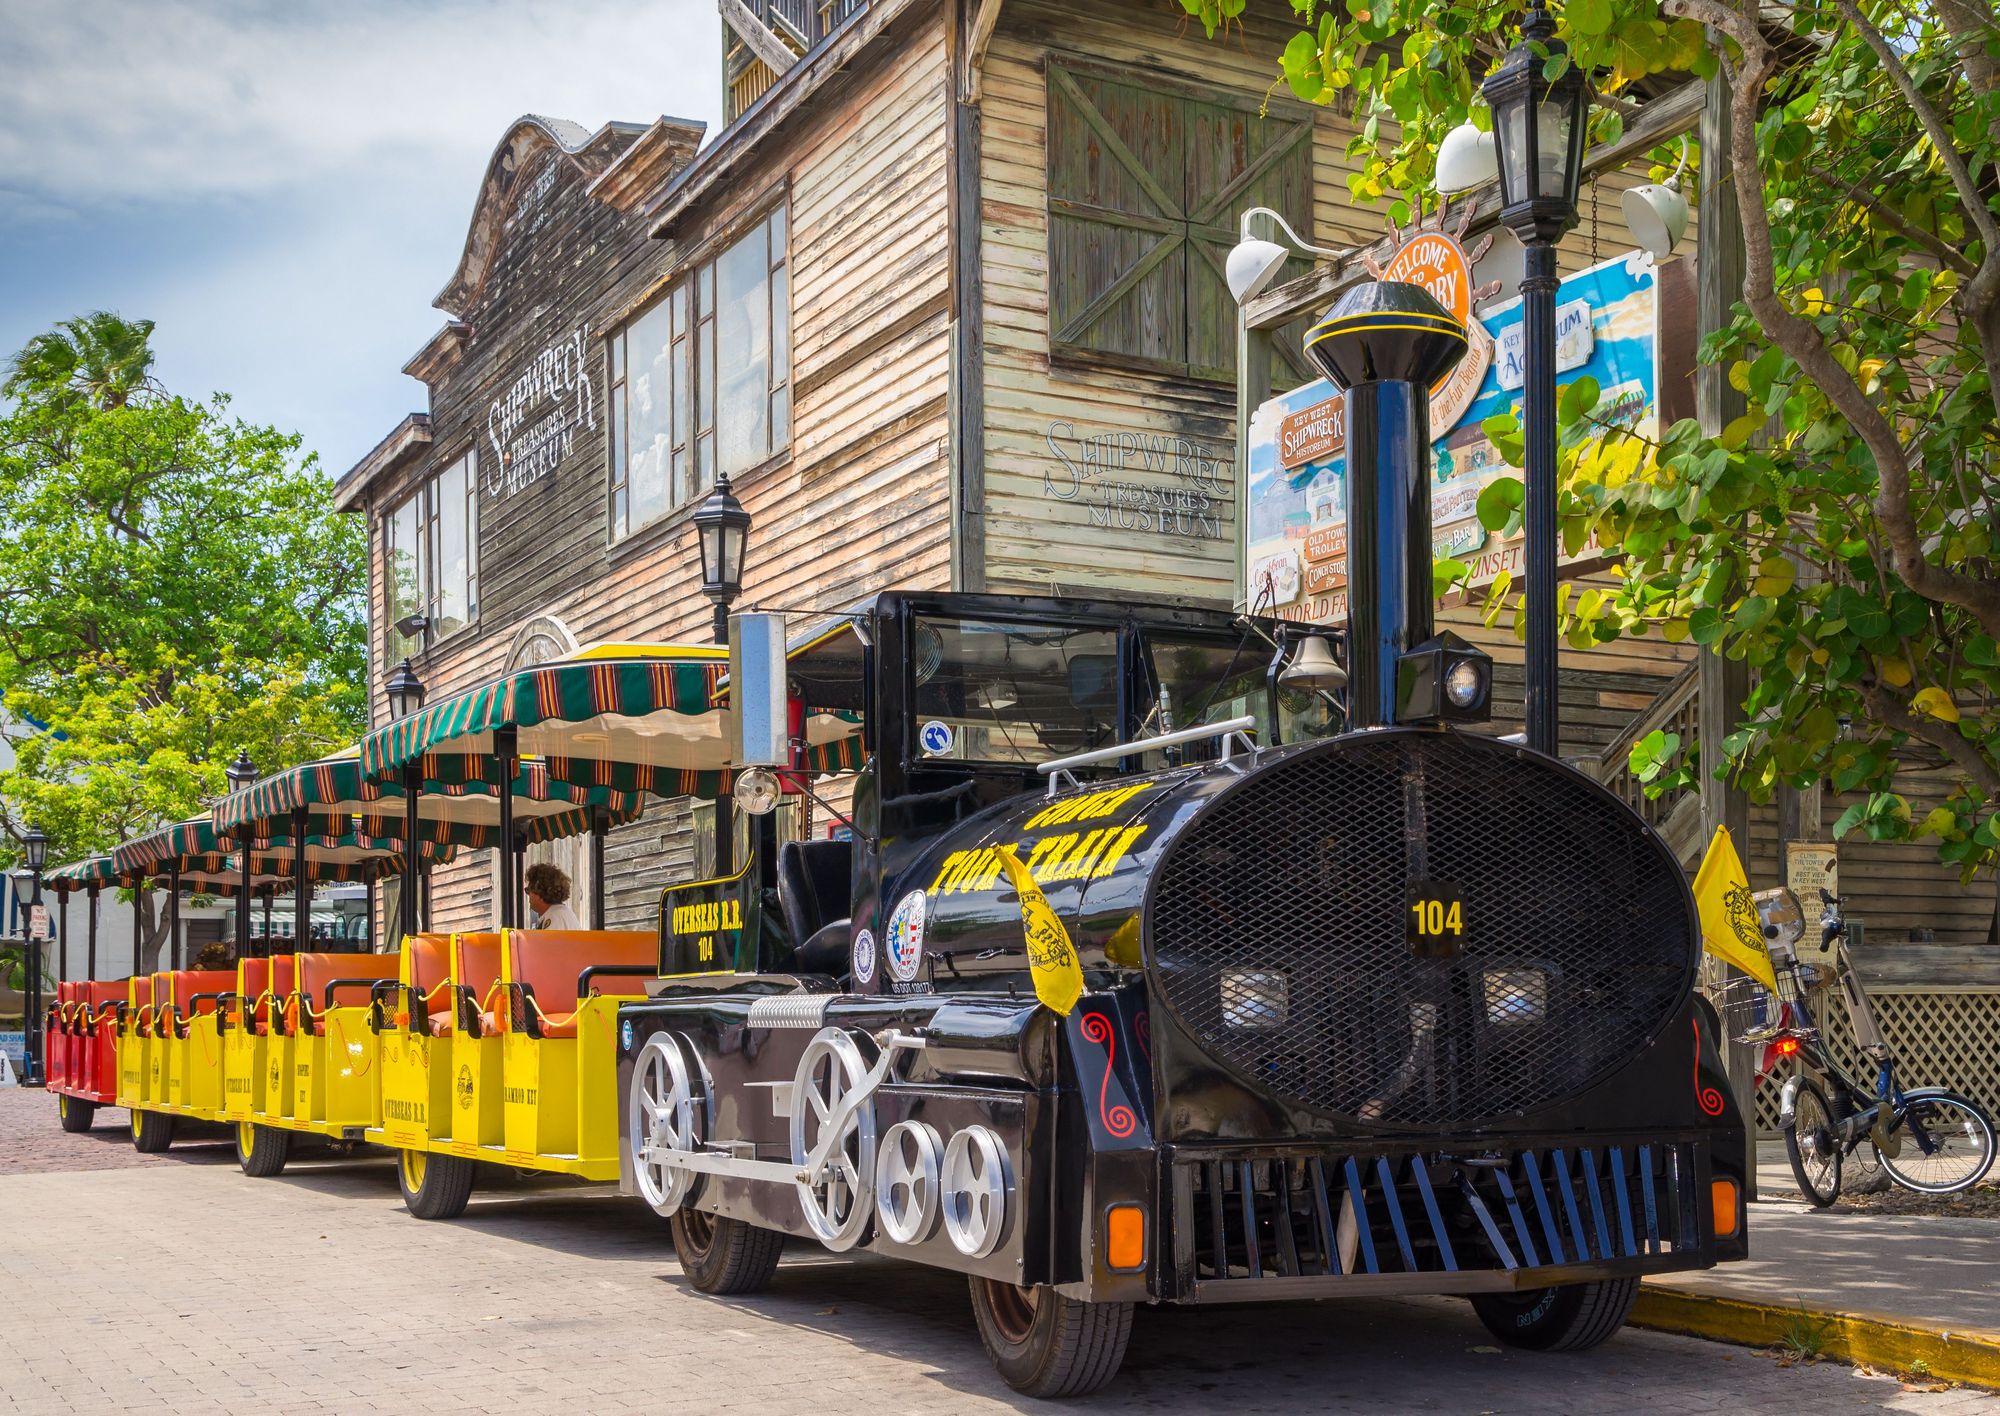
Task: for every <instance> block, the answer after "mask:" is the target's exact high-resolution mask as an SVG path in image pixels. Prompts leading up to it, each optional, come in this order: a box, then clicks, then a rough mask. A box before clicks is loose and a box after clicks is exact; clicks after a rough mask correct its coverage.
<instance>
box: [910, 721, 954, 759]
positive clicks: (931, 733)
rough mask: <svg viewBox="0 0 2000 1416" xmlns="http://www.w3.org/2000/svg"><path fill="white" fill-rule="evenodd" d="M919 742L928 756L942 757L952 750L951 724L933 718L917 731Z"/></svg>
mask: <svg viewBox="0 0 2000 1416" xmlns="http://www.w3.org/2000/svg"><path fill="white" fill-rule="evenodd" d="M917 742H918V744H919V745H920V746H921V747H922V748H923V750H924V755H925V756H926V757H942V756H944V754H945V753H947V752H950V751H951V724H949V723H940V722H939V721H938V720H937V719H935V718H933V719H931V720H930V721H929V722H928V723H925V724H924V725H923V727H922V728H921V729H920V730H919V731H918V733H917Z"/></svg>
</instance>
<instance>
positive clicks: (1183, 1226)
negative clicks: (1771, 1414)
mask: <svg viewBox="0 0 2000 1416" xmlns="http://www.w3.org/2000/svg"><path fill="white" fill-rule="evenodd" d="M1574 1139H1575V1138H1574V1137H1570V1138H1566V1139H1565V1140H1561V1141H1555V1140H1552V1141H1551V1143H1549V1144H1547V1145H1532V1144H1531V1145H1522V1146H1512V1147H1496V1146H1494V1145H1492V1144H1491V1143H1490V1142H1486V1143H1480V1144H1465V1145H1455V1146H1454V1145H1448V1144H1447V1145H1442V1146H1437V1147H1423V1148H1420V1149H1402V1150H1398V1149H1395V1148H1392V1147H1383V1148H1378V1149H1359V1148H1355V1149H1347V1148H1339V1149H1335V1148H1327V1147H1263V1148H1255V1149H1251V1148H1243V1147H1213V1148H1211V1147H1205V1146H1203V1147H1197V1146H1181V1147H1175V1148H1173V1149H1171V1150H1169V1151H1167V1152H1166V1153H1165V1154H1164V1155H1163V1156H1162V1162H1163V1169H1164V1172H1165V1173H1164V1175H1163V1177H1162V1178H1163V1180H1164V1182H1165V1184H1164V1194H1165V1195H1166V1197H1167V1200H1168V1203H1169V1204H1170V1206H1171V1211H1170V1213H1171V1222H1170V1223H1169V1224H1168V1225H1167V1226H1166V1230H1167V1233H1166V1236H1165V1238H1164V1243H1163V1244H1162V1250H1163V1252H1161V1253H1160V1254H1159V1260H1160V1269H1159V1271H1158V1279H1157V1285H1156V1296H1157V1297H1159V1298H1161V1299H1164V1300H1166V1301H1172V1302H1183V1303H1203V1302H1257V1301H1266V1300H1277V1299H1298V1298H1332V1297H1340V1296H1361V1295H1365V1294H1372V1293H1477V1292H1493V1291H1502V1290H1520V1289H1531V1288H1541V1287H1546V1286H1549V1285H1552V1284H1558V1283H1581V1282H1588V1281H1591V1280H1595V1279H1604V1278H1618V1277H1624V1276H1628V1275H1635V1274H1653V1273H1668V1272H1673V1271H1675V1270H1681V1269H1694V1268H1707V1267H1710V1266H1712V1265H1713V1264H1714V1263H1715V1262H1716V1261H1717V1259H1718V1258H1719V1257H1737V1256H1739V1255H1740V1253H1741V1250H1742V1239H1743V1219H1742V1201H1741V1193H1742V1191H1741V1183H1740V1177H1719V1176H1717V1175H1715V1174H1713V1173H1712V1156H1711V1152H1710V1147H1709V1144H1708V1140H1707V1138H1706V1137H1704V1136H1701V1135H1686V1136H1678V1137H1620V1138H1617V1139H1616V1140H1608V1139H1607V1138H1595V1140H1596V1142H1597V1143H1594V1144H1591V1145H1587V1146H1576V1145H1574V1144H1572V1142H1573V1141H1574ZM1718 1178H1725V1179H1727V1178H1735V1179H1736V1181H1737V1183H1736V1185H1735V1188H1734V1190H1733V1191H1731V1190H1729V1189H1728V1188H1727V1187H1725V1188H1724V1189H1723V1192H1722V1197H1721V1198H1722V1201H1723V1202H1724V1203H1730V1204H1732V1205H1733V1213H1731V1214H1729V1215H1727V1216H1725V1217H1724V1227H1725V1229H1726V1230H1728V1231H1733V1232H1732V1234H1731V1238H1730V1240H1729V1242H1728V1243H1727V1244H1725V1245H1724V1246H1723V1247H1724V1248H1725V1249H1726V1250H1728V1251H1729V1252H1722V1253H1719V1252H1718V1246H1717V1241H1716V1237H1715V1236H1716V1215H1715V1212H1714V1207H1715V1204H1716V1202H1717V1199H1718V1195H1717V1188H1716V1186H1715V1184H1714V1181H1715V1180H1716V1179H1718ZM1732 1194H1733V1195H1734V1199H1733V1200H1732V1199H1731V1198H1730V1196H1731V1195H1732Z"/></svg>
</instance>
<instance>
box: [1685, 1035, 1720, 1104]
mask: <svg viewBox="0 0 2000 1416" xmlns="http://www.w3.org/2000/svg"><path fill="white" fill-rule="evenodd" d="M1688 1024H1689V1026H1691V1027H1692V1028H1693V1029H1694V1099H1695V1104H1696V1105H1697V1106H1699V1107H1700V1108H1701V1109H1702V1111H1703V1112H1704V1113H1705V1114H1707V1115H1709V1116H1720V1115H1721V1114H1722V1109H1723V1107H1724V1105H1725V1104H1726V1103H1725V1102H1724V1101H1723V1099H1722V1093H1721V1092H1719V1091H1717V1090H1716V1089H1715V1088H1714V1087H1705V1086H1703V1085H1702V1084H1701V1023H1700V1022H1699V1021H1698V1020H1697V1019H1694V1018H1689V1019H1688Z"/></svg>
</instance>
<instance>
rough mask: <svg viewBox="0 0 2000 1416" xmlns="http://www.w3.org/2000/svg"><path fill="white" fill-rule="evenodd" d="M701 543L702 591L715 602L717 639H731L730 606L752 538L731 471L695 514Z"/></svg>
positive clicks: (739, 589) (739, 590)
mask: <svg viewBox="0 0 2000 1416" xmlns="http://www.w3.org/2000/svg"><path fill="white" fill-rule="evenodd" d="M690 519H691V520H692V521H693V522H694V529H695V536H696V539H697V540H698V541H699V542H700V543H701V593H702V594H704V595H706V596H708V598H709V599H710V600H711V601H713V602H714V604H715V642H716V643H717V644H726V643H728V642H729V607H730V605H731V604H732V603H734V602H735V599H736V597H737V596H738V595H739V594H741V593H742V591H743V548H744V546H745V544H747V543H748V541H749V539H750V513H749V512H747V511H745V510H744V509H743V503H741V502H739V501H738V500H736V498H735V497H734V496H733V495H731V494H730V491H729V474H728V473H726V472H725V473H723V474H722V476H720V477H718V478H716V479H715V490H714V491H712V492H710V493H709V494H708V499H707V500H706V501H704V502H703V503H702V504H701V505H700V506H699V507H696V508H695V513H694V516H693V517H692V518H690Z"/></svg>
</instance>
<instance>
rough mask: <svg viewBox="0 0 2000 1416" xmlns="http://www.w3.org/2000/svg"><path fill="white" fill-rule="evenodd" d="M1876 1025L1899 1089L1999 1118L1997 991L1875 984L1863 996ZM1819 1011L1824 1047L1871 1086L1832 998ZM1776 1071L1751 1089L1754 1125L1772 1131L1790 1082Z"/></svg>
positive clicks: (1785, 1070)
mask: <svg viewBox="0 0 2000 1416" xmlns="http://www.w3.org/2000/svg"><path fill="white" fill-rule="evenodd" d="M1868 997H1869V998H1870V1000H1872V1001H1873V1003H1874V1004H1875V1020H1876V1022H1877V1023H1878V1024H1879V1025H1880V1026H1881V1029H1882V1037H1883V1039H1884V1041H1886V1042H1887V1043H1888V1044H1889V1049H1890V1051H1892V1052H1893V1053H1894V1054H1895V1057H1896V1080H1897V1081H1898V1082H1899V1083H1900V1084H1901V1085H1902V1086H1904V1087H1950V1088H1951V1089H1952V1090H1953V1091H1960V1092H1964V1093H1965V1094H1966V1095H1967V1096H1969V1097H1971V1098H1972V1099H1973V1100H1974V1101H1977V1102H1979V1103H1980V1104H1982V1105H1983V1106H1985V1107H1986V1109H1987V1110H1988V1111H1989V1112H1995V1113H1996V1114H2000V989H1992V988H1915V987H1895V986H1891V985H1886V984H1885V985H1881V986H1879V987H1876V988H1871V989H1869V990H1868ZM1828 1002H1829V1003H1830V1004H1831V1006H1830V1007H1828V1006H1825V1005H1820V1006H1819V1007H1818V1008H1817V1011H1818V1013H1819V1020H1820V1024H1821V1028H1822V1031H1823V1033H1824V1035H1825V1037H1826V1042H1827V1047H1828V1049H1829V1050H1830V1051H1831V1052H1832V1053H1833V1055H1834V1056H1835V1057H1836V1058H1838V1059H1839V1060H1840V1063H1841V1065H1842V1066H1844V1067H1846V1068H1847V1069H1848V1071H1849V1072H1851V1073H1853V1074H1854V1075H1855V1076H1856V1077H1858V1078H1860V1079H1861V1080H1862V1081H1864V1082H1870V1083H1872V1081H1873V1079H1874V1069H1873V1068H1872V1067H1871V1066H1870V1065H1869V1064H1868V1063H1867V1062H1866V1061H1865V1060H1864V1059H1863V1058H1862V1056H1861V1053H1860V1049H1859V1048H1857V1047H1856V1046H1855V1045H1854V1030H1853V1028H1852V1027H1851V1026H1849V1024H1848V1020H1847V1010H1846V1009H1845V1008H1844V1007H1843V1006H1842V1005H1841V1003H1840V1002H1839V1000H1838V999H1830V1000H1828ZM1790 1070H1791V1069H1790V1067H1789V1065H1781V1066H1779V1067H1778V1068H1776V1069H1774V1070H1773V1072H1772V1074H1771V1075H1770V1076H1768V1077H1766V1078H1765V1079H1764V1084H1763V1085H1762V1086H1761V1087H1759V1088H1758V1089H1757V1124H1758V1127H1759V1128H1760V1129H1761V1130H1763V1131H1765V1132H1767V1133H1775V1132H1776V1130H1777V1128H1778V1091H1779V1088H1780V1087H1782V1086H1783V1085H1784V1080H1785V1078H1786V1076H1788V1075H1790Z"/></svg>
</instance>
